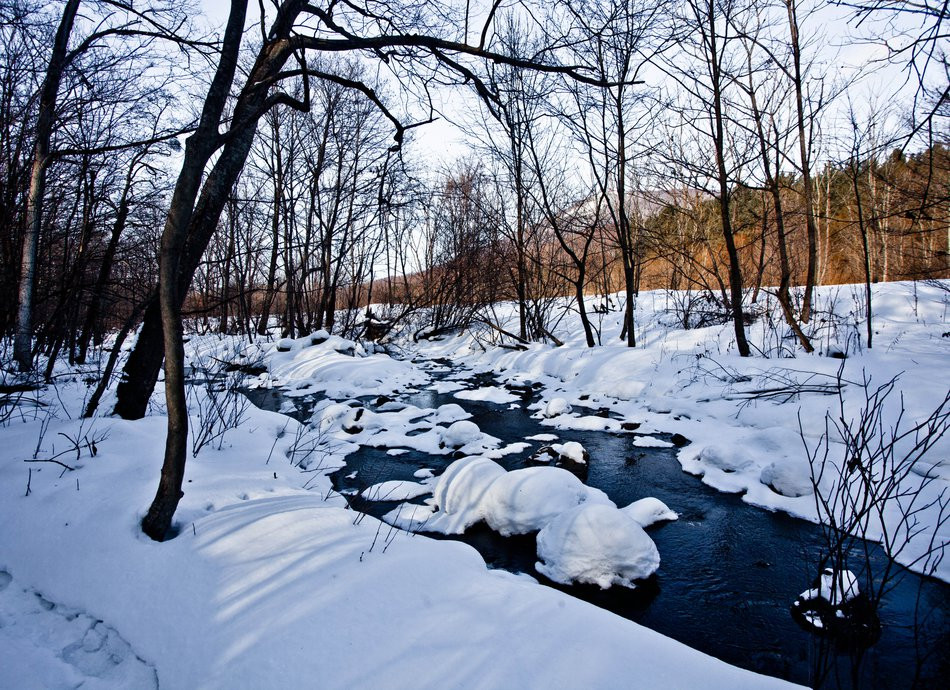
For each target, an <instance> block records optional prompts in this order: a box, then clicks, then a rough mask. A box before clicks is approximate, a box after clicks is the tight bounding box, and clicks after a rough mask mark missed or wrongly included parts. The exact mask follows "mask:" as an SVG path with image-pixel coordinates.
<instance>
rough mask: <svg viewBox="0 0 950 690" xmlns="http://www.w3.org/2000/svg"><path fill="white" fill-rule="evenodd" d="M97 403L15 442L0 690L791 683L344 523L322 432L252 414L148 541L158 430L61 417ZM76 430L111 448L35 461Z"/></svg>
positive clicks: (0, 533)
mask: <svg viewBox="0 0 950 690" xmlns="http://www.w3.org/2000/svg"><path fill="white" fill-rule="evenodd" d="M83 390H84V387H83V386H82V384H64V385H62V386H61V387H60V391H59V395H60V397H62V398H63V400H64V402H65V408H66V409H65V410H64V409H59V410H58V411H57V412H56V417H55V418H48V419H49V421H48V423H47V421H45V420H46V419H47V418H46V417H45V416H44V415H43V414H41V415H40V416H39V417H38V418H37V419H32V418H27V419H26V420H19V419H18V420H16V421H13V422H12V423H10V424H9V425H7V426H6V427H4V428H3V429H2V430H0V434H2V439H3V444H4V447H5V448H6V452H5V453H4V456H3V459H2V461H0V687H4V688H7V687H9V688H66V687H69V688H73V687H77V686H80V685H82V687H90V688H145V687H159V686H160V687H162V688H289V687H321V688H344V687H346V688H352V687H386V688H409V687H461V688H511V687H525V688H531V687H534V688H558V687H565V688H567V687H617V688H620V687H629V686H630V683H631V679H632V678H636V683H637V684H638V685H640V686H643V687H682V688H692V687H699V686H705V687H729V688H733V687H780V686H784V685H785V683H783V682H781V681H777V680H775V679H771V678H767V677H764V676H760V675H756V674H753V673H750V672H747V671H743V670H740V669H737V668H734V667H731V666H729V665H727V664H725V663H723V662H720V661H718V660H716V659H713V658H712V657H709V656H706V655H704V654H702V653H700V652H697V651H695V650H692V649H689V648H688V647H685V646H684V645H682V644H680V643H678V642H675V641H673V640H670V639H668V638H665V637H663V636H661V635H659V634H657V633H654V632H652V631H650V630H648V629H646V628H643V627H641V626H639V625H636V624H635V623H632V622H630V621H627V620H624V619H622V618H620V617H618V616H615V615H613V614H611V613H609V612H606V611H604V610H602V609H599V608H596V607H594V606H591V605H589V604H586V603H584V602H581V601H579V600H576V599H574V598H572V597H570V596H567V595H565V594H562V593H560V592H557V591H555V590H552V589H549V588H547V587H542V586H539V585H538V584H536V583H535V582H534V581H533V580H532V579H531V578H524V577H518V576H515V575H510V574H508V573H505V572H502V571H493V570H489V569H488V568H486V566H485V563H484V561H483V560H482V558H481V556H479V555H478V553H477V552H476V551H475V550H474V549H472V548H471V547H469V546H466V545H463V544H460V543H455V542H448V541H434V540H431V539H428V538H426V537H422V536H412V535H409V534H406V533H404V532H400V531H398V530H395V529H394V528H392V527H390V526H388V525H386V524H384V523H381V522H379V521H377V520H375V519H373V518H371V517H368V516H361V515H360V514H358V513H355V512H353V511H352V510H349V509H348V508H347V507H346V504H345V502H344V501H343V499H342V497H340V496H339V495H338V494H335V493H333V492H332V491H331V489H330V484H329V480H328V479H327V478H326V476H325V473H324V471H325V470H327V469H329V468H333V467H338V466H339V463H338V462H336V461H334V460H333V459H332V454H330V455H326V456H325V457H323V458H322V459H321V462H320V463H315V464H313V465H311V468H310V469H314V468H322V469H321V470H320V471H316V472H313V471H306V470H304V469H303V468H302V467H295V466H294V465H293V464H292V463H294V462H295V459H296V460H299V458H300V449H301V448H302V447H306V446H308V444H309V446H310V447H314V446H317V445H319V444H320V443H321V442H322V441H321V440H320V439H318V438H317V437H315V436H314V434H316V433H317V432H316V431H315V430H314V431H307V430H306V429H305V428H304V427H302V426H301V425H299V424H298V423H297V422H295V421H293V420H290V419H288V418H287V417H284V416H282V415H278V414H274V413H269V412H265V411H261V410H258V409H256V408H250V409H248V410H247V411H246V416H245V418H244V420H243V422H242V423H241V424H240V426H239V427H238V428H236V429H232V430H230V431H229V432H228V433H227V435H226V437H225V441H224V443H223V447H222V450H216V449H214V448H211V447H208V446H206V447H205V448H204V449H202V450H201V452H200V453H199V454H198V456H197V457H196V458H193V459H189V463H188V469H187V474H186V476H187V479H186V485H185V495H184V498H183V499H182V503H181V506H180V508H179V511H178V514H177V522H178V524H179V525H180V526H181V532H180V534H179V535H178V536H177V537H176V538H174V539H172V540H170V541H168V542H165V543H162V544H159V543H155V542H152V541H150V540H149V539H147V538H146V537H144V536H143V535H142V534H141V532H140V531H139V528H138V525H139V521H140V520H141V518H142V515H143V512H144V510H145V508H146V507H147V505H148V502H149V500H150V499H151V496H152V493H153V491H154V489H155V486H156V482H157V477H158V468H159V467H160V464H161V456H162V443H163V436H164V421H165V420H164V418H163V417H162V416H160V415H154V416H151V417H148V418H146V419H144V420H141V421H138V422H127V421H122V420H118V419H112V418H103V419H98V420H96V421H95V423H94V425H92V426H90V424H89V423H86V424H83V423H82V422H81V421H79V420H77V419H75V418H73V419H69V418H67V417H66V412H67V411H68V412H69V414H72V415H73V416H74V417H75V415H76V412H77V410H78V408H79V404H78V403H79V400H78V397H79V395H81V394H82V392H83ZM46 402H48V403H49V404H50V405H53V404H57V403H56V400H55V396H52V397H47V398H46ZM192 421H193V422H195V421H197V420H196V419H193V420H192ZM61 434H62V435H61ZM105 434H107V436H105V437H104V435H105ZM63 435H65V436H71V437H73V438H80V439H81V438H89V439H92V438H96V439H98V441H97V443H96V447H97V452H96V454H95V455H94V456H93V455H91V453H90V451H89V449H87V448H84V449H83V450H82V451H81V452H80V457H78V458H77V457H76V456H75V453H67V454H65V455H61V456H60V457H59V458H58V459H59V460H60V461H62V462H64V463H66V464H68V465H69V466H70V467H73V468H74V469H73V470H65V471H64V468H62V467H60V466H59V465H55V464H51V463H36V464H27V463H25V462H24V461H25V460H30V459H32V457H33V454H34V449H35V448H36V447H37V444H39V448H40V452H39V453H38V455H37V457H39V458H41V459H43V458H46V459H49V458H51V457H52V456H53V455H55V454H56V453H57V452H60V451H61V450H65V449H66V448H68V447H69V444H68V441H67V439H66V438H65V436H63ZM321 463H322V464H321ZM28 484H29V495H26V494H27V486H28ZM305 487H306V488H305ZM405 488H407V487H401V488H400V487H379V489H380V491H389V490H402V489H405ZM565 647H567V648H569V650H570V653H569V654H565V653H564V651H565Z"/></svg>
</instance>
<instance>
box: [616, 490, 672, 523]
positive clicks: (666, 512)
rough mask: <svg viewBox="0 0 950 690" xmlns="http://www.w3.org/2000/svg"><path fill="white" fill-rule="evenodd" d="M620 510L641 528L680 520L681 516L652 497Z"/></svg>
mask: <svg viewBox="0 0 950 690" xmlns="http://www.w3.org/2000/svg"><path fill="white" fill-rule="evenodd" d="M620 510H621V511H622V512H623V513H624V514H626V515H627V516H628V517H630V518H632V519H633V521H634V522H636V523H637V524H638V525H640V526H641V527H649V526H650V525H652V524H655V523H657V522H662V521H663V520H678V519H679V515H678V514H676V513H675V512H673V511H672V510H670V509H669V508H668V507H667V505H666V504H665V503H664V502H663V501H661V500H660V499H658V498H653V497H652V496H647V497H646V498H641V499H640V500H639V501H634V502H633V503H631V504H630V505H628V506H626V507H625V508H621V509H620Z"/></svg>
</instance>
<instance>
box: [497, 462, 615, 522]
mask: <svg viewBox="0 0 950 690" xmlns="http://www.w3.org/2000/svg"><path fill="white" fill-rule="evenodd" d="M582 503H595V504H601V505H607V506H612V507H613V506H614V504H613V503H612V502H611V501H610V499H609V498H607V495H606V494H605V493H604V492H603V491H600V490H599V489H593V488H591V487H589V486H586V485H585V484H584V483H583V482H582V481H581V480H580V479H578V478H577V477H575V476H574V475H573V474H571V473H570V472H568V471H567V470H564V469H561V468H560V467H526V468H524V469H521V470H513V471H511V472H508V473H506V474H504V475H502V476H500V477H498V478H497V479H496V480H495V481H494V482H493V483H492V484H491V486H489V487H488V491H487V492H486V493H485V497H484V500H483V507H482V512H483V513H484V516H485V522H487V523H488V526H489V527H491V528H492V529H493V530H495V531H496V532H498V533H499V534H501V535H502V536H506V537H508V536H511V535H512V534H526V533H528V532H534V531H535V530H539V529H541V528H542V527H544V526H545V525H547V524H548V523H549V522H551V520H553V519H554V518H555V517H557V516H558V515H560V514H561V513H563V512H564V511H566V510H569V509H571V508H573V507H575V506H577V505H580V504H582Z"/></svg>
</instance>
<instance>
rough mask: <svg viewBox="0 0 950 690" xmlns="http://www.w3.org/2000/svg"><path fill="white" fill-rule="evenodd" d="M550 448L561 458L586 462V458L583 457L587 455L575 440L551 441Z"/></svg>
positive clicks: (581, 462)
mask: <svg viewBox="0 0 950 690" xmlns="http://www.w3.org/2000/svg"><path fill="white" fill-rule="evenodd" d="M551 450H553V451H554V452H555V453H557V454H558V455H559V456H561V457H562V458H567V459H568V460H571V461H572V462H576V463H580V464H582V465H583V464H586V463H587V459H586V458H585V457H584V456H585V455H587V451H586V450H584V446H582V445H581V444H580V443H578V442H577V441H568V442H567V443H552V444H551Z"/></svg>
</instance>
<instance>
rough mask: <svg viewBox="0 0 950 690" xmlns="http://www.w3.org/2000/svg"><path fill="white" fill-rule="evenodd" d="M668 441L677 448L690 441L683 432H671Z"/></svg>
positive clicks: (686, 444)
mask: <svg viewBox="0 0 950 690" xmlns="http://www.w3.org/2000/svg"><path fill="white" fill-rule="evenodd" d="M638 426H639V425H638ZM670 443H672V444H673V445H674V446H676V447H677V448H682V447H683V446H688V445H689V444H690V443H691V441H690V440H689V439H688V438H686V437H685V436H683V434H673V435H672V436H670Z"/></svg>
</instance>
